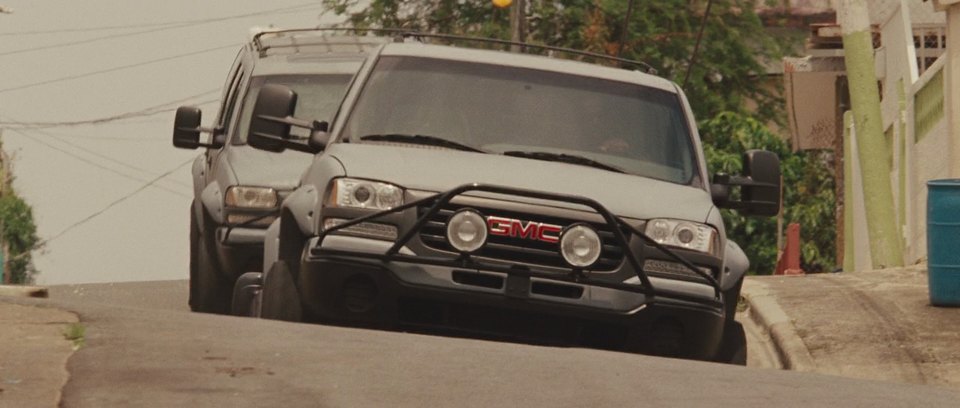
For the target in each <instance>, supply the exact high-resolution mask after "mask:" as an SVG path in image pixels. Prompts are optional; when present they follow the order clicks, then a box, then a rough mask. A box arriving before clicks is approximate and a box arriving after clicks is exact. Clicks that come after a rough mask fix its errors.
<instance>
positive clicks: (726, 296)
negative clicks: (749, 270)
mask: <svg viewBox="0 0 960 408" xmlns="http://www.w3.org/2000/svg"><path fill="white" fill-rule="evenodd" d="M742 289H743V277H740V280H738V281H737V283H736V284H735V285H733V287H731V288H730V289H727V290H725V291H723V308H724V316H725V317H726V318H727V321H732V320H733V318H734V317H736V315H737V305H738V304H739V303H740V291H741V290H742Z"/></svg>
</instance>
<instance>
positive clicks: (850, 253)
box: [843, 111, 857, 272]
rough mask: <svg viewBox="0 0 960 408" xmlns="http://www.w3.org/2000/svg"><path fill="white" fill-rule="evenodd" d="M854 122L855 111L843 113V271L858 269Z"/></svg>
mask: <svg viewBox="0 0 960 408" xmlns="http://www.w3.org/2000/svg"><path fill="white" fill-rule="evenodd" d="M851 124H853V112H850V111H846V112H844V113H843V271H844V272H853V271H855V270H857V263H856V259H855V258H854V257H855V256H856V255H855V254H854V252H855V251H854V249H855V248H854V247H853V245H854V243H855V241H854V239H853V238H854V237H853V206H854V204H855V203H856V200H854V199H853V185H854V181H855V180H854V179H853V146H852V144H853V143H852V142H851V140H850V138H851V137H852V135H851V134H850V133H851V132H850V125H851Z"/></svg>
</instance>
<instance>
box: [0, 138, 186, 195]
mask: <svg viewBox="0 0 960 408" xmlns="http://www.w3.org/2000/svg"><path fill="white" fill-rule="evenodd" d="M10 130H11V131H13V132H14V133H17V134H19V135H21V136H23V137H25V138H27V139H28V140H31V141H33V142H35V143H39V144H41V145H43V146H46V147H48V148H50V149H53V150H56V151H58V152H61V153H63V154H66V155H67V156H70V157H73V158H74V159H76V160H79V161H81V162H84V163H86V164H88V165H91V166H93V167H96V168H99V169H101V170H104V171H108V172H110V173H113V174H116V175H118V176H120V177H123V178H126V179H129V180H133V181H138V182H146V181H147V180H146V179H143V178H140V177H135V176H131V175H129V174H126V173H123V172H120V171H117V170H115V169H112V168H110V167H107V166H104V165H102V164H100V163H97V162H95V161H92V160H90V159H87V158H85V157H83V156H80V155H78V154H76V153H74V152H71V151H69V150H66V149H63V148H61V147H59V146H56V145H53V144H50V143H47V142H45V141H43V140H42V139H40V138H37V137H34V136H31V135H29V134H28V133H26V132H24V131H22V130H20V129H10ZM191 160H193V159H191ZM151 184H152V183H151ZM156 188H159V189H161V190H164V191H167V192H169V193H172V194H176V195H178V196H181V197H186V198H190V196H189V195H187V194H184V193H182V192H180V191H177V190H174V189H171V188H168V187H165V186H161V185H158V186H156Z"/></svg>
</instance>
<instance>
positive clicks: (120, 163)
mask: <svg viewBox="0 0 960 408" xmlns="http://www.w3.org/2000/svg"><path fill="white" fill-rule="evenodd" d="M36 132H37V133H40V134H44V135H47V136H49V137H52V138H53V139H55V140H58V141H59V142H60V143H64V144H66V145H68V146H73V147H75V148H77V149H79V150H80V151H82V152H85V153H87V154H90V155H93V156H95V157H99V158H101V159H104V160H106V161H108V162H111V163H114V164H116V165H118V166H120V167H125V168H127V169H130V170H133V171H139V172H141V173H146V174H153V172H152V171H150V170H147V169H145V168H143V167H138V166H134V165H132V164H130V163H127V162H124V161H120V160H117V159H114V158H113V157H110V156H107V155H105V154H103V153H100V152H98V151H96V150H93V149H89V148H87V147H85V146H81V145H80V144H77V143H74V142H71V141H69V140H65V138H64V137H62V136H57V135H53V134H50V133H48V132H44V131H42V130H36ZM135 179H136V180H137V181H146V180H143V179H140V178H135ZM170 182H171V183H173V184H176V185H179V186H181V187H185V188H188V189H192V188H193V186H192V185H190V184H186V183H184V182H182V181H176V180H171V181H170Z"/></svg>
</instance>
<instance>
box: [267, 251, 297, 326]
mask: <svg viewBox="0 0 960 408" xmlns="http://www.w3.org/2000/svg"><path fill="white" fill-rule="evenodd" d="M259 302H260V307H259V309H260V313H259V316H260V317H261V318H264V319H274V320H284V321H288V322H299V321H302V320H303V306H302V305H301V304H300V293H299V292H297V286H296V285H295V284H294V282H293V276H292V275H291V274H290V268H289V266H287V262H286V261H282V260H281V261H276V262H274V263H273V266H271V267H270V270H269V271H267V273H265V274H264V276H263V287H262V288H261V289H260V294H259Z"/></svg>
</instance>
